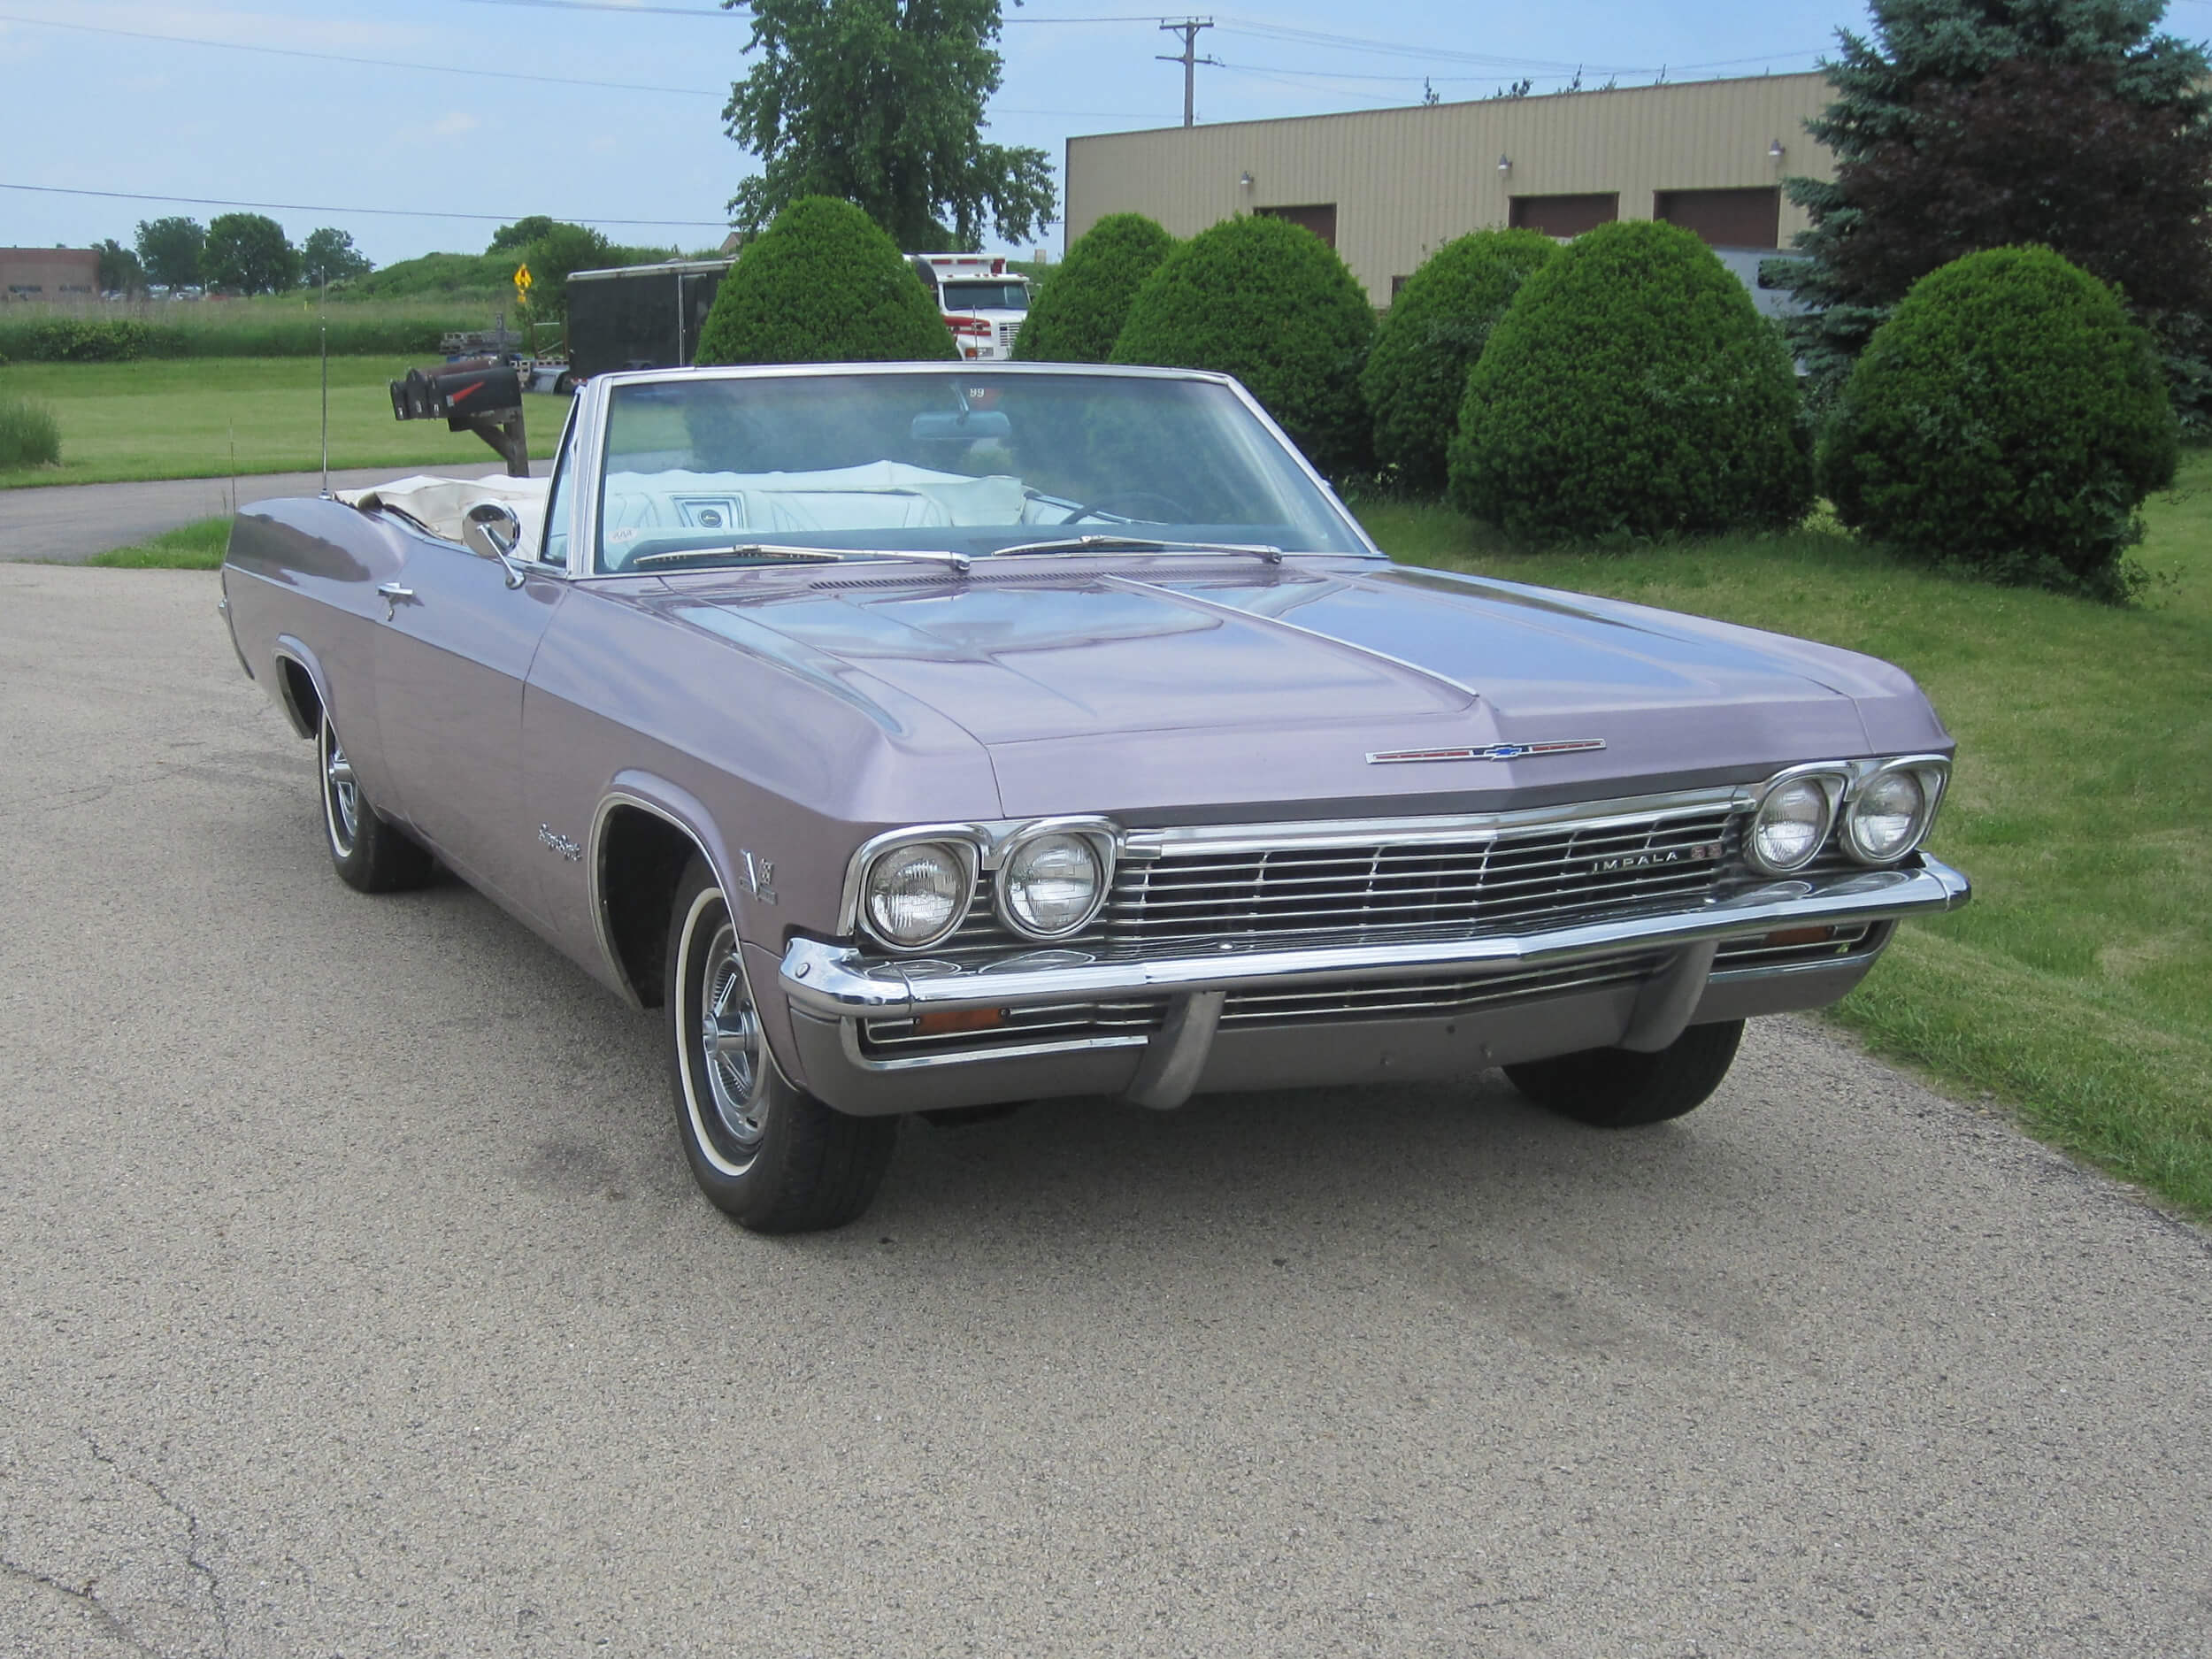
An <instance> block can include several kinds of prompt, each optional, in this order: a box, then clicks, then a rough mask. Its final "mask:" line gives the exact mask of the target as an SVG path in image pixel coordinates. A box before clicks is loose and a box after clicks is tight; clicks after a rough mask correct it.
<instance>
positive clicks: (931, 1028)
mask: <svg viewBox="0 0 2212 1659" xmlns="http://www.w3.org/2000/svg"><path fill="white" fill-rule="evenodd" d="M1005 1023H1006V1010H1004V1009H1002V1008H957V1009H954V1010H952V1011H951V1012H949V1013H945V1014H921V1015H918V1016H917V1017H916V1018H915V1020H914V1034H915V1035H916V1036H917V1037H949V1036H951V1035H952V1034H954V1033H956V1032H963V1031H995V1030H996V1029H997V1028H998V1027H999V1026H1001V1025H1004V1024H1005Z"/></svg>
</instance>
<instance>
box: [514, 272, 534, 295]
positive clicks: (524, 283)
mask: <svg viewBox="0 0 2212 1659" xmlns="http://www.w3.org/2000/svg"><path fill="white" fill-rule="evenodd" d="M515 290H516V292H518V293H520V294H527V293H528V292H529V291H530V267H529V266H528V265H517V266H516V267H515Z"/></svg>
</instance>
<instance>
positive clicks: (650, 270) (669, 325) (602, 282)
mask: <svg viewBox="0 0 2212 1659" xmlns="http://www.w3.org/2000/svg"><path fill="white" fill-rule="evenodd" d="M735 263H736V261H735V260H733V259H672V260H669V261H667V262H665V263H664V264H661V265H621V266H618V267H617V268H616V269H614V270H611V271H572V272H571V273H569V278H568V366H569V373H572V374H573V375H575V376H576V377H577V378H578V379H579V380H582V379H585V378H587V377H588V376H590V375H594V374H604V373H608V372H609V371H610V370H612V369H680V368H687V367H689V366H690V364H691V359H692V357H693V356H694V354H695V353H696V352H697V350H698V349H699V331H700V330H701V329H702V328H703V327H704V326H706V321H707V313H708V312H709V311H711V310H712V309H713V308H714V296H715V293H716V291H717V290H718V289H719V288H721V286H722V279H723V278H724V277H725V276H726V275H728V274H729V269H730V266H731V265H734V264H735Z"/></svg>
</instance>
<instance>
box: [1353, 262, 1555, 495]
mask: <svg viewBox="0 0 2212 1659" xmlns="http://www.w3.org/2000/svg"><path fill="white" fill-rule="evenodd" d="M1558 251H1559V244H1558V243H1557V242H1554V241H1553V240H1552V239H1551V238H1550V237H1548V236H1547V235H1545V234H1543V233H1542V232H1540V231H1533V230H1479V231H1476V232H1474V233H1473V234H1471V235H1466V236H1462V237H1460V238H1459V239H1458V240H1457V241H1455V242H1446V243H1445V244H1444V245H1443V246H1442V247H1441V248H1439V249H1438V250H1436V251H1435V252H1434V253H1433V254H1432V255H1431V256H1430V257H1428V259H1427V260H1426V261H1425V262H1424V263H1423V265H1422V266H1421V268H1420V269H1419V270H1417V271H1416V272H1415V273H1413V274H1412V275H1411V276H1409V277H1408V278H1407V279H1406V284H1405V287H1403V288H1401V289H1400V290H1399V291H1398V297H1397V298H1396V299H1394V300H1393V301H1392V302H1391V305H1390V310H1389V311H1388V313H1387V314H1386V315H1385V316H1384V318H1383V319H1382V326H1381V327H1380V328H1379V329H1378V330H1377V331H1376V334H1375V349H1374V351H1373V352H1372V354H1371V355H1370V356H1369V357H1368V359H1367V371H1366V373H1363V375H1361V377H1360V389H1361V390H1362V391H1363V393H1365V394H1366V397H1367V407H1368V408H1369V409H1370V410H1371V411H1374V417H1375V459H1376V460H1377V461H1378V462H1379V464H1381V465H1384V466H1394V467H1396V468H1397V469H1398V475H1399V476H1400V478H1402V480H1404V481H1405V482H1406V483H1408V484H1409V485H1411V486H1413V487H1414V488H1417V489H1423V490H1439V489H1441V488H1443V487H1444V465H1445V449H1446V448H1447V446H1448V445H1449V443H1450V442H1451V437H1452V429H1453V427H1454V426H1456V425H1457V424H1458V421H1459V405H1460V403H1462V402H1463V400H1464V399H1465V397H1466V396H1467V371H1468V370H1470V369H1471V368H1472V367H1473V366H1474V365H1475V359H1476V358H1478V357H1480V356H1482V348H1483V343H1484V342H1486V341H1487V340H1488V339H1489V338H1490V331H1491V329H1493V328H1494V327H1495V326H1497V321H1498V319H1499V318H1501V317H1502V316H1503V315H1504V314H1505V308H1506V307H1507V306H1508V305H1509V304H1510V303H1512V299H1513V296H1514V295H1515V294H1516V293H1517V292H1518V291H1519V289H1520V286H1521V284H1522V283H1523V282H1524V281H1525V280H1527V278H1528V275H1529V273H1531V272H1532V271H1534V270H1535V269H1536V268H1537V267H1538V266H1539V265H1542V264H1543V263H1544V262H1545V261H1546V260H1548V259H1549V258H1550V257H1552V256H1553V255H1554V254H1555V253H1556V252H1558Z"/></svg>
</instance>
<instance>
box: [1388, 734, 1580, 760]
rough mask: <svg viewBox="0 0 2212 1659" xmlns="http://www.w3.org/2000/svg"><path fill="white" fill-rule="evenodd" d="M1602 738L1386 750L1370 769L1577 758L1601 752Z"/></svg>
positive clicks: (1569, 738)
mask: <svg viewBox="0 0 2212 1659" xmlns="http://www.w3.org/2000/svg"><path fill="white" fill-rule="evenodd" d="M1604 747H1605V740H1604V739H1603V738H1601V737H1565V738H1555V739H1554V740H1553V741H1550V742H1548V743H1483V744H1479V745H1477V746H1475V747H1473V748H1450V749H1384V750H1382V751H1381V752H1380V753H1379V754H1374V755H1370V756H1369V757H1367V764H1369V765H1371V766H1394V765H1398V764H1401V763H1403V762H1407V761H1416V760H1526V759H1530V758H1532V757H1535V756H1539V755H1578V754H1580V753H1582V752H1583V751H1584V750H1586V749H1603V748H1604Z"/></svg>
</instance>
